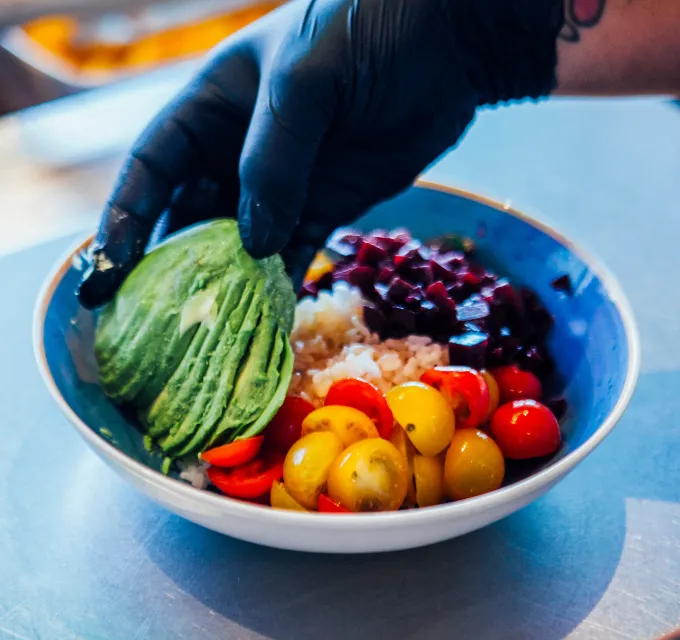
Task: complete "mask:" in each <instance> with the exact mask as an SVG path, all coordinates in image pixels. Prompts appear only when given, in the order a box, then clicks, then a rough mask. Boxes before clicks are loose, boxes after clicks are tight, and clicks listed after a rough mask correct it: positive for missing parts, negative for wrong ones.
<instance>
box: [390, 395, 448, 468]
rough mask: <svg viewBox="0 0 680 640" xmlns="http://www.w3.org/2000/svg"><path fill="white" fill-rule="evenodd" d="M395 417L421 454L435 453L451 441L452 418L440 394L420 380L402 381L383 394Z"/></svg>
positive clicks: (434, 454) (432, 454)
mask: <svg viewBox="0 0 680 640" xmlns="http://www.w3.org/2000/svg"><path fill="white" fill-rule="evenodd" d="M387 402H388V404H389V405H390V409H391V410H392V413H393V414H394V418H395V420H396V421H397V422H398V423H399V424H400V425H401V427H403V429H404V431H406V435H407V436H408V438H409V440H410V441H411V442H412V443H413V446H414V447H415V448H416V449H417V450H418V451H419V452H420V453H422V454H423V455H424V456H436V455H438V454H439V453H441V452H442V451H444V449H446V447H447V446H448V445H449V442H451V438H452V437H453V433H454V431H455V430H456V418H455V416H454V413H453V409H452V408H451V405H450V404H449V403H448V402H447V401H446V398H444V396H443V394H441V393H439V391H437V390H436V389H435V388H434V387H431V386H430V385H428V384H425V383H424V382H404V383H403V384H400V385H397V386H396V387H394V388H393V389H391V390H390V391H389V393H388V394H387Z"/></svg>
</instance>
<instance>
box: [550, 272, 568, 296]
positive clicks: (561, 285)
mask: <svg viewBox="0 0 680 640" xmlns="http://www.w3.org/2000/svg"><path fill="white" fill-rule="evenodd" d="M550 286H551V287H552V288H553V289H555V291H561V292H563V293H566V294H567V295H568V296H570V295H573V293H574V287H573V285H572V284H571V278H570V277H569V274H567V273H565V274H564V275H562V276H559V277H558V278H555V279H554V280H553V281H552V282H551V283H550Z"/></svg>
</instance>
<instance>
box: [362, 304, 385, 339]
mask: <svg viewBox="0 0 680 640" xmlns="http://www.w3.org/2000/svg"><path fill="white" fill-rule="evenodd" d="M364 322H365V323H366V326H367V327H368V329H369V331H371V332H372V333H377V334H378V335H382V333H383V331H384V330H385V316H384V315H383V314H382V312H381V311H380V309H376V308H375V307H374V306H373V305H364Z"/></svg>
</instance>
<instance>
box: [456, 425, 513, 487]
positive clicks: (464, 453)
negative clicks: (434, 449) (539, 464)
mask: <svg viewBox="0 0 680 640" xmlns="http://www.w3.org/2000/svg"><path fill="white" fill-rule="evenodd" d="M504 475H505V460H504V458H503V454H502V453H501V450H500V449H499V447H498V445H497V444H496V443H495V442H494V441H493V440H492V439H491V438H490V437H489V436H488V435H486V433H484V432H483V431H479V430H478V429H459V430H458V431H456V433H455V435H454V436H453V439H452V440H451V446H450V447H449V450H448V451H447V453H446V460H445V462H444V487H445V490H446V493H447V494H448V496H449V498H452V499H453V500H462V499H463V498H472V497H473V496H479V495H481V494H483V493H489V491H495V490H496V489H498V488H499V487H500V486H501V484H502V483H503V476H504Z"/></svg>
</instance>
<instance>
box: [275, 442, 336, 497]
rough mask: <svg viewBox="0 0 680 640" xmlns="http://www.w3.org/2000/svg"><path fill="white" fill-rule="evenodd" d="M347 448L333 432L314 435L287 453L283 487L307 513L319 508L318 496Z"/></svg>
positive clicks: (284, 464) (298, 443) (323, 490)
mask: <svg viewBox="0 0 680 640" xmlns="http://www.w3.org/2000/svg"><path fill="white" fill-rule="evenodd" d="M344 448H345V447H344V445H343V444H342V440H340V438H339V437H338V436H337V435H336V434H335V433H333V432H332V431H315V432H314V433H308V434H307V435H306V436H303V437H302V438H300V439H299V440H298V441H297V442H296V443H295V444H294V445H293V446H292V447H291V448H290V449H289V450H288V454H287V455H286V460H285V462H284V463H283V483H284V484H285V485H286V489H287V490H288V493H290V495H291V496H293V498H295V499H296V500H297V501H298V502H299V503H300V504H301V505H302V506H303V507H305V509H316V508H317V503H318V500H319V495H320V494H322V493H325V491H326V483H327V481H328V473H329V469H330V467H331V465H332V464H333V462H334V461H335V459H336V458H337V457H338V456H339V455H340V454H341V453H342V450H343V449H344Z"/></svg>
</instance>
